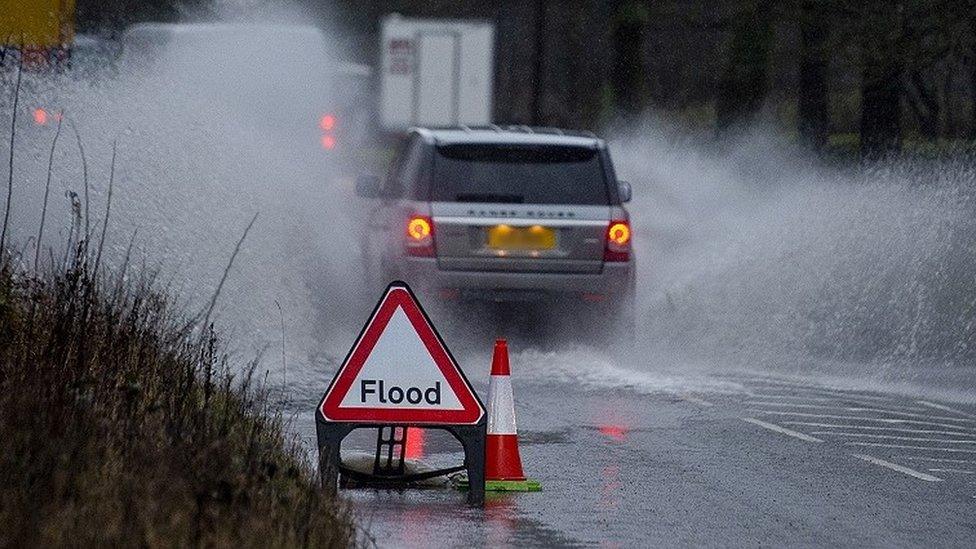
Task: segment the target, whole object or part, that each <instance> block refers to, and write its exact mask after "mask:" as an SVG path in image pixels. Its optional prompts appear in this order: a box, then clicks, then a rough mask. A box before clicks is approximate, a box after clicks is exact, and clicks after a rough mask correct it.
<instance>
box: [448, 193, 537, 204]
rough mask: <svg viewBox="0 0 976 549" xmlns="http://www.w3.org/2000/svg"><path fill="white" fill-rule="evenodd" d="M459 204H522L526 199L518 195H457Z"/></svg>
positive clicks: (455, 198)
mask: <svg viewBox="0 0 976 549" xmlns="http://www.w3.org/2000/svg"><path fill="white" fill-rule="evenodd" d="M454 200H456V201H457V202H499V203H502V204H521V203H523V202H525V197H524V196H522V195H517V194H492V193H464V194H458V195H455V197H454Z"/></svg>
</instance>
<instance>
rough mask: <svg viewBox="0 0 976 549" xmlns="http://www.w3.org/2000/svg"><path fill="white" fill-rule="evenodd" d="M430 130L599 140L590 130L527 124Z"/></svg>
mask: <svg viewBox="0 0 976 549" xmlns="http://www.w3.org/2000/svg"><path fill="white" fill-rule="evenodd" d="M427 129H430V130H435V131H436V130H461V131H463V132H466V133H471V132H473V131H493V132H496V133H504V132H515V133H530V134H539V133H541V134H549V135H565V136H570V137H587V138H590V139H599V137H597V135H596V134H595V133H593V132H591V131H589V130H564V129H561V128H555V127H551V126H528V125H526V124H509V125H505V126H500V125H498V124H484V125H468V124H458V125H456V126H438V127H430V128H427Z"/></svg>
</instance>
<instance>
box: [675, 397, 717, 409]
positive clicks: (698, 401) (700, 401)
mask: <svg viewBox="0 0 976 549" xmlns="http://www.w3.org/2000/svg"><path fill="white" fill-rule="evenodd" d="M678 396H679V397H680V398H681V400H684V401H686V402H690V403H692V404H697V405H699V406H702V407H704V408H711V407H712V406H713V404H712V403H711V402H708V401H707V400H705V399H701V398H698V397H696V396H694V395H689V394H684V393H683V394H680V395H678Z"/></svg>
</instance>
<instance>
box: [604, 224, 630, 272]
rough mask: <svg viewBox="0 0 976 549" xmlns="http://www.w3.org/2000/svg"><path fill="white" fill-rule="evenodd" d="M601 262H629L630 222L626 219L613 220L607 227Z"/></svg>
mask: <svg viewBox="0 0 976 549" xmlns="http://www.w3.org/2000/svg"><path fill="white" fill-rule="evenodd" d="M603 261H609V262H619V261H630V222H629V221H627V220H626V219H615V220H613V221H611V222H610V224H609V225H608V226H607V247H606V249H605V250H604V252H603Z"/></svg>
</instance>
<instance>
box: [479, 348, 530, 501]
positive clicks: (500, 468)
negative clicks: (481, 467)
mask: <svg viewBox="0 0 976 549" xmlns="http://www.w3.org/2000/svg"><path fill="white" fill-rule="evenodd" d="M511 375H512V371H511V367H510V366H509V363H508V342H506V341H505V340H504V339H498V340H496V341H495V351H494V354H493V355H492V359H491V380H490V381H489V383H488V440H487V441H486V445H485V489H486V490H489V491H491V490H494V491H515V492H534V491H537V490H539V489H541V486H540V485H539V483H538V482H536V481H534V480H528V479H526V478H525V473H524V472H523V471H522V457H521V455H520V454H519V445H518V429H517V428H516V426H515V397H514V394H513V392H512V377H511Z"/></svg>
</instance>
